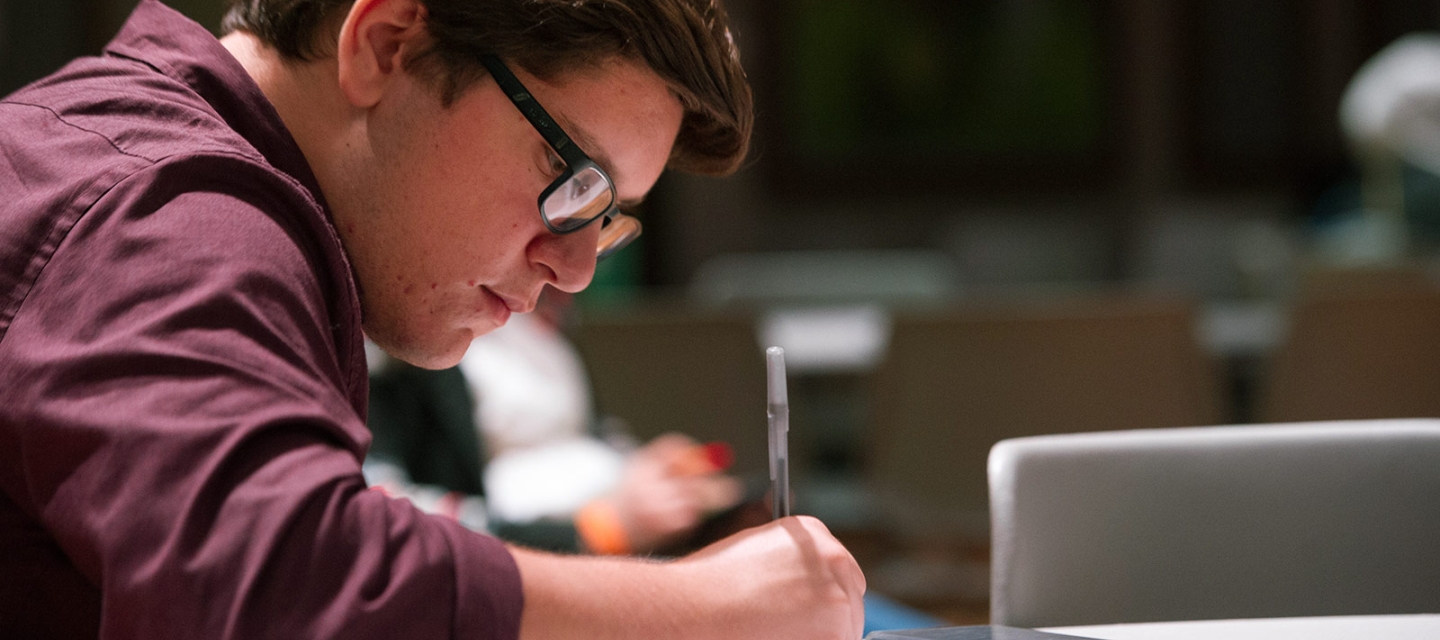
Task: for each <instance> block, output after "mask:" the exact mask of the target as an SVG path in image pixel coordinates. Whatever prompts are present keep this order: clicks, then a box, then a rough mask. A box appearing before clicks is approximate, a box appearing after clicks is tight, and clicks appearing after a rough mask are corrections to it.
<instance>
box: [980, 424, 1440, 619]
mask: <svg viewBox="0 0 1440 640" xmlns="http://www.w3.org/2000/svg"><path fill="white" fill-rule="evenodd" d="M989 474H990V491H991V522H992V526H993V560H992V577H991V617H992V620H993V621H994V623H996V624H1006V625H1015V626H1025V627H1033V626H1039V627H1045V626H1069V625H1085V624H1110V623H1125V622H1146V621H1158V620H1200V619H1220V618H1257V617H1285V616H1316V615H1358V614H1389V613H1422V612H1436V611H1440V544H1437V543H1436V541H1437V540H1440V420H1390V421H1353V422H1330V423H1301V424H1288V425H1250V426H1235V427H1199V428H1186V429H1158V430H1140V431H1117V432H1112V433H1084V434H1066V435H1054V436H1038V437H1030V438H1019V439H1014V440H1007V441H1005V442H1001V443H1000V444H998V445H996V446H995V448H994V450H993V451H992V452H991V454H990V461H989Z"/></svg>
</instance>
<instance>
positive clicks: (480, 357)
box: [365, 287, 944, 633]
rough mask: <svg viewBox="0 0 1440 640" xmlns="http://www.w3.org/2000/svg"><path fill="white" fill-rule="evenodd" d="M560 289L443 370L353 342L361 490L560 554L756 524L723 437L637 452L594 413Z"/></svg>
mask: <svg viewBox="0 0 1440 640" xmlns="http://www.w3.org/2000/svg"><path fill="white" fill-rule="evenodd" d="M572 299H573V297H572V296H571V295H570V294H568V293H565V292H562V291H558V290H556V289H553V288H549V287H547V288H546V289H545V291H544V292H543V293H542V294H541V296H540V301H539V304H538V305H537V307H536V309H535V311H534V312H532V313H528V314H519V315H516V316H513V317H512V318H511V319H510V322H509V323H507V324H506V325H505V326H504V327H501V328H499V329H497V330H495V331H492V332H490V333H488V334H485V335H483V336H480V337H479V338H476V339H475V341H474V342H473V343H472V344H471V345H470V349H469V350H468V351H467V352H466V353H465V357H464V358H462V359H461V361H460V364H459V365H458V366H456V367H454V368H451V369H445V370H439V371H433V370H426V369H420V368H417V367H412V366H407V365H405V364H404V363H402V362H398V361H395V360H394V359H392V358H389V357H388V356H386V355H385V354H384V353H383V352H379V350H378V348H377V347H375V346H374V345H373V343H369V344H367V346H368V347H369V348H371V349H372V350H373V351H372V355H371V356H370V358H369V362H370V363H371V401H370V419H369V426H370V429H371V431H373V432H374V434H375V443H374V446H373V447H372V448H371V451H370V456H369V457H368V458H367V459H366V462H365V473H366V476H367V478H369V479H370V481H371V484H372V486H373V487H375V488H377V489H379V490H381V491H385V492H387V493H389V494H391V495H396V496H403V497H406V498H409V499H410V500H412V501H413V502H414V503H415V504H416V505H417V506H419V507H420V508H422V509H424V510H426V511H429V512H431V513H435V514H439V515H442V516H445V517H449V518H453V519H456V520H457V521H459V522H460V523H462V524H464V525H465V526H467V527H470V528H473V529H475V530H478V531H489V532H492V533H494V534H495V535H497V536H499V537H501V538H503V539H506V540H511V541H514V542H518V543H522V544H526V545H528V546H531V547H537V548H543V549H550V550H553V551H560V552H580V553H594V554H604V555H609V554H635V555H652V554H659V555H668V554H676V553H684V552H686V551H689V550H693V549H695V548H697V547H698V546H700V545H703V544H706V543H708V542H713V541H714V539H716V538H718V537H720V536H723V535H727V534H729V533H733V532H734V531H736V530H738V529H739V528H741V527H744V526H754V525H757V524H760V523H763V522H765V521H766V520H768V519H769V518H770V512H771V509H770V507H769V505H768V504H765V503H764V502H763V500H762V499H761V498H760V497H758V496H756V495H755V492H754V491H745V490H743V489H742V487H741V484H740V483H739V482H738V481H737V480H736V479H735V478H731V477H729V476H726V475H724V473H723V470H724V469H725V468H726V467H728V464H729V454H728V448H727V447H726V444H727V443H708V444H704V445H701V444H699V443H697V442H695V441H694V440H692V439H690V438H689V437H687V436H685V435H683V434H682V433H680V432H673V433H670V434H666V435H663V436H661V437H659V438H656V439H655V440H653V441H651V442H650V443H648V444H646V445H645V446H644V447H641V448H639V449H638V450H637V449H636V443H635V442H634V440H633V439H632V438H631V437H630V436H629V434H628V433H626V431H625V428H624V421H623V417H615V416H608V417H604V418H601V417H599V416H597V415H596V412H595V407H594V401H593V399H592V396H591V391H590V390H591V386H590V379H589V375H588V374H587V369H586V367H585V365H584V362H583V361H582V359H581V357H580V354H579V352H578V351H577V350H576V349H575V347H574V345H573V344H572V343H571V342H570V340H569V339H568V338H567V337H566V335H565V333H564V330H563V329H564V326H565V325H566V319H567V316H568V312H569V311H570V308H571V303H572ZM756 434H757V437H758V436H759V435H761V432H760V430H758V429H757V431H756ZM747 494H748V495H749V496H750V497H749V499H746V495H747ZM864 609H865V628H864V631H865V633H870V632H871V631H880V630H888V629H914V628H923V627H938V626H943V625H944V621H943V620H940V619H938V618H935V617H933V616H930V615H928V614H925V613H924V612H921V611H919V610H916V609H913V608H911V607H908V606H905V605H903V604H901V603H899V602H896V601H893V600H891V599H889V598H886V597H885V596H882V595H880V594H877V593H875V592H873V591H869V592H867V593H866V594H865V601H864Z"/></svg>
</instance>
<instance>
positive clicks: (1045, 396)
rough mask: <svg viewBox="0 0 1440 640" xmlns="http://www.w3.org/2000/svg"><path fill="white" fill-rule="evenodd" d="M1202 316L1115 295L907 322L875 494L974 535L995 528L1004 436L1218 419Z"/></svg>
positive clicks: (893, 367) (887, 381)
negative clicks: (993, 489) (971, 526)
mask: <svg viewBox="0 0 1440 640" xmlns="http://www.w3.org/2000/svg"><path fill="white" fill-rule="evenodd" d="M1193 311H1194V310H1193V307H1192V305H1190V304H1189V303H1187V302H1184V301H1179V300H1172V299H1151V298H1133V297H1119V296H1114V297H1109V296H1107V297H1095V298H1085V299H1072V300H1068V301H1057V302H1046V303H1031V304H1009V305H999V306H992V307H967V308H961V309H952V310H949V311H946V312H943V313H924V314H920V313H909V314H897V315H896V316H895V317H894V324H893V334H892V337H891V341H890V347H889V352H888V355H887V357H886V360H885V362H884V363H882V365H881V367H880V369H879V370H878V371H877V373H876V382H875V388H876V399H875V407H874V415H873V420H872V425H873V428H872V429H871V432H870V434H869V436H868V442H869V448H868V449H869V450H868V452H867V453H868V459H867V461H866V462H867V469H868V474H869V479H870V483H871V485H872V486H873V487H874V488H875V489H876V490H877V491H879V492H880V493H882V495H885V496H887V498H888V499H889V500H888V504H891V505H895V506H903V507H904V508H905V509H906V510H907V511H909V512H911V513H918V514H921V517H922V518H924V519H927V520H930V521H933V522H940V523H941V524H942V525H944V524H952V522H948V521H953V524H955V525H956V526H958V527H960V528H967V523H975V522H977V521H978V522H979V523H983V522H984V518H985V514H986V496H987V493H986V481H985V457H986V455H987V454H988V453H989V451H990V447H991V446H992V445H994V444H995V443H996V442H999V441H1000V440H1003V439H1005V438H1013V437H1018V436H1026V435H1036V434H1043V433H1058V432H1072V431H1101V430H1111V429H1116V428H1143V427H1169V426H1191V425H1198V424H1214V423H1216V422H1218V421H1219V420H1220V418H1219V416H1220V415H1222V413H1221V411H1222V407H1221V404H1222V402H1221V392H1220V384H1219V381H1218V378H1217V376H1216V373H1217V372H1216V370H1215V369H1214V367H1213V366H1212V363H1211V362H1210V360H1209V358H1208V356H1207V355H1206V354H1205V353H1203V351H1202V350H1201V347H1200V345H1199V343H1198V339H1197V338H1196V335H1195V327H1194V313H1193ZM967 514H971V515H970V517H968V518H967V517H966V516H967ZM932 516H933V517H932ZM979 529H980V530H981V532H982V533H980V535H983V531H984V530H985V529H986V527H985V526H984V525H983V524H981V525H980V526H979Z"/></svg>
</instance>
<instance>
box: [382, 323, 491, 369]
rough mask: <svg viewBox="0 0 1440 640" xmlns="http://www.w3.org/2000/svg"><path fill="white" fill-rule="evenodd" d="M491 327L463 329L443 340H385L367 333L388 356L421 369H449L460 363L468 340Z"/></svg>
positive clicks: (468, 346)
mask: <svg viewBox="0 0 1440 640" xmlns="http://www.w3.org/2000/svg"><path fill="white" fill-rule="evenodd" d="M491 330H493V328H492V329H486V330H484V331H472V330H463V331H457V332H454V333H453V334H451V335H449V336H446V339H443V340H424V339H418V338H417V339H411V340H387V339H386V338H385V337H384V336H377V335H373V334H367V335H369V337H370V340H371V341H372V342H374V343H375V344H376V345H377V346H379V347H380V348H381V349H383V350H384V351H385V353H387V354H390V357H392V358H395V359H396V360H400V361H402V362H406V363H409V364H412V365H415V366H417V367H420V368H422V369H449V368H450V367H453V366H455V365H457V364H460V359H461V358H463V357H464V356H465V351H466V350H467V349H469V348H470V342H471V341H473V340H474V339H475V338H476V337H477V336H479V335H481V334H483V333H489V332H490V331H491Z"/></svg>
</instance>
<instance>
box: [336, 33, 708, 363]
mask: <svg viewBox="0 0 1440 640" xmlns="http://www.w3.org/2000/svg"><path fill="white" fill-rule="evenodd" d="M515 73H516V75H517V76H518V77H519V78H520V80H521V81H522V82H523V83H525V86H526V88H528V89H529V90H530V92H531V93H532V94H533V95H534V97H535V99H536V101H538V102H539V103H540V104H541V105H543V106H544V107H545V109H546V110H547V111H548V112H549V113H550V115H552V116H554V117H555V119H556V121H557V122H558V123H559V124H560V126H561V127H562V128H563V129H564V130H565V132H566V133H568V134H569V135H570V137H571V138H572V139H573V140H574V141H575V143H576V144H577V145H579V147H580V148H581V149H582V150H584V151H585V152H586V153H588V154H589V155H590V157H591V158H593V159H594V160H595V161H596V162H597V163H599V164H600V165H601V166H602V167H603V168H604V169H605V170H606V171H607V172H608V173H609V174H610V176H611V177H612V178H613V179H614V181H615V185H616V188H617V190H618V192H619V198H620V201H621V203H622V208H623V207H624V204H625V203H627V202H629V203H632V204H633V203H634V202H636V201H638V200H640V199H641V198H642V197H644V195H645V194H646V192H648V191H649V190H650V188H651V187H652V186H653V185H654V184H655V181H656V179H658V178H659V176H660V173H661V171H662V170H663V169H664V167H665V162H666V160H667V159H668V158H669V156H670V149H671V146H672V145H673V144H674V141H675V137H676V135H677V133H678V132H679V129H680V120H681V116H682V113H683V110H682V107H681V105H680V102H679V100H678V99H677V98H676V97H675V96H674V95H673V94H672V93H671V92H670V91H669V89H668V88H667V87H666V86H665V83H664V82H663V81H662V80H661V79H660V78H659V76H657V75H655V73H654V72H652V71H650V70H649V69H648V68H646V67H644V66H643V65H640V64H638V63H634V62H631V61H628V60H622V59H618V58H617V59H614V60H610V61H607V62H604V63H602V64H599V65H596V66H594V67H589V68H584V69H580V70H576V71H572V72H567V73H563V74H561V75H559V76H558V77H556V78H553V79H552V80H551V81H549V82H546V81H543V80H540V79H539V78H537V77H535V76H532V75H530V74H528V73H526V72H525V71H524V70H523V69H518V68H517V69H515ZM365 137H366V140H365V141H364V142H363V143H361V144H356V143H355V142H354V141H351V142H348V143H346V144H347V146H348V145H349V144H356V146H358V147H361V148H360V149H358V150H356V149H346V150H345V151H344V152H343V153H342V154H341V155H342V156H343V157H346V158H348V160H347V162H346V165H347V166H346V171H345V180H346V181H347V183H346V195H347V197H346V198H345V206H343V207H342V205H341V203H340V202H335V203H333V204H335V205H336V210H337V214H336V219H337V222H338V224H339V227H340V234H341V237H342V238H343V239H344V241H345V247H346V251H347V253H349V255H350V258H351V260H352V261H353V262H354V265H355V270H356V272H357V274H358V276H359V280H360V287H361V305H362V307H363V312H364V326H365V331H366V333H367V334H368V335H369V336H370V338H371V339H373V340H374V341H375V342H376V343H378V344H379V345H380V346H381V347H383V348H385V349H386V350H387V351H389V352H390V353H391V354H392V355H395V356H397V357H399V358H401V359H403V360H407V361H409V362H412V363H414V364H417V365H420V366H426V367H445V366H450V365H453V364H454V363H455V362H457V361H459V359H460V357H461V356H462V355H464V353H465V349H466V348H467V347H468V346H469V344H470V341H471V340H473V339H474V338H475V337H476V336H479V335H480V334H483V333H485V332H488V331H490V330H492V329H495V328H498V327H500V326H501V325H503V324H505V321H506V320H507V319H508V318H509V317H510V314H511V313H523V312H527V311H530V310H531V309H533V308H534V306H535V302H536V299H537V298H538V297H539V295H540V291H541V289H542V288H544V286H545V285H547V284H549V285H553V286H555V287H556V288H558V289H561V290H563V291H570V292H574V291H579V290H581V289H583V288H585V286H586V285H587V284H589V282H590V277H591V276H592V275H593V273H594V270H595V246H596V242H597V239H598V236H599V231H600V223H599V222H596V223H593V224H591V225H590V226H588V227H586V228H584V229H581V230H579V231H576V232H574V233H570V234H567V235H563V236H562V235H555V234H553V233H551V232H550V231H549V230H547V229H546V228H545V224H544V223H543V222H542V221H541V219H540V213H539V210H538V208H537V206H536V199H537V197H538V196H539V195H540V193H541V192H542V191H543V190H544V189H545V187H546V186H548V185H549V184H550V182H551V180H553V179H554V178H555V176H556V175H558V169H559V167H560V166H561V165H558V164H557V163H558V158H556V156H555V155H554V153H553V152H552V151H551V149H550V147H549V145H547V144H546V143H545V140H544V139H543V138H541V136H540V134H539V133H538V132H537V131H535V129H534V128H533V127H532V126H531V125H530V123H529V122H528V121H526V120H525V118H524V116H523V115H521V113H520V111H519V110H518V109H516V108H515V106H514V104H513V103H511V102H510V100H509V98H507V97H506V96H505V95H504V94H503V93H502V92H501V91H500V89H499V88H498V87H496V85H495V83H494V82H493V81H492V80H489V79H488V78H487V79H485V80H483V81H481V82H479V83H477V84H476V85H474V86H473V87H471V88H469V89H468V90H466V91H465V92H464V93H463V94H462V95H461V96H460V97H459V98H458V99H457V100H456V101H455V102H454V103H453V104H452V105H451V106H450V107H449V108H448V109H447V108H443V107H442V106H441V105H440V103H439V99H438V97H437V95H436V92H435V91H434V90H433V89H432V88H431V87H429V86H427V85H424V84H423V83H421V82H420V81H418V80H416V79H414V78H412V77H410V76H408V75H405V76H403V77H402V78H401V79H400V80H399V81H398V82H397V86H396V87H395V88H394V89H393V90H391V91H389V92H387V94H386V96H385V97H384V98H383V99H382V100H381V102H380V104H378V105H377V106H376V107H375V109H374V110H373V111H372V113H371V115H370V116H369V118H368V120H367V121H366V127H365ZM366 147H368V148H366ZM342 209H346V211H343V212H342Z"/></svg>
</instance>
